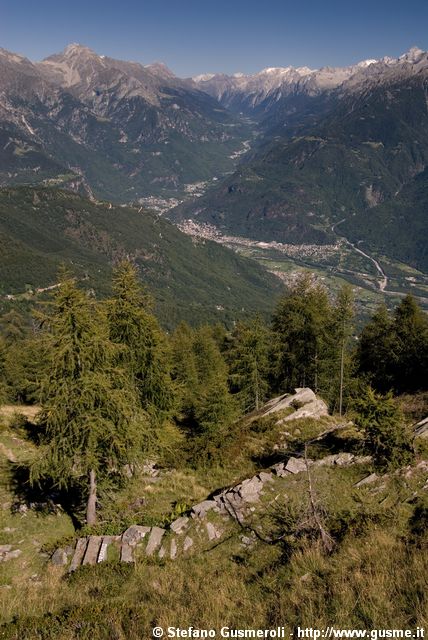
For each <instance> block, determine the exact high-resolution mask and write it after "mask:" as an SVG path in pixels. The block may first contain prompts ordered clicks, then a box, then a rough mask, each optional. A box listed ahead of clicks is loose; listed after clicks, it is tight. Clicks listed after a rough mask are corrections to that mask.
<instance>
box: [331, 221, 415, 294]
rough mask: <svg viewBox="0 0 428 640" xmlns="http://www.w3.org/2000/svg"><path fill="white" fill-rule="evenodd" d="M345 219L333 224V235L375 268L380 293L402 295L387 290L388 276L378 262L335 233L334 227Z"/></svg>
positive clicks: (399, 292) (400, 292)
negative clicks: (378, 278)
mask: <svg viewBox="0 0 428 640" xmlns="http://www.w3.org/2000/svg"><path fill="white" fill-rule="evenodd" d="M345 220H346V218H342V220H339V222H335V223H334V224H333V225H332V227H331V230H332V231H333V233H335V234H336V235H337V237H338V238H341V239H342V240H344V241H345V242H346V244H347V245H349V246H350V247H352V249H354V251H357V252H358V253H360V254H361V255H362V256H364V257H365V258H367V259H368V260H370V261H371V262H372V263H373V264H374V266H375V267H376V270H377V272H378V274H379V276H380V280H378V286H379V289H380V291H382V292H383V293H392V294H395V295H401V296H402V295H404V294H403V292H402V291H389V290H387V288H386V287H387V285H388V276H387V275H386V273H385V271H384V270H383V269H382V267H381V266H380V264H379V262H378V261H377V260H376V259H375V258H373V256H371V255H369V254H368V253H366V252H365V251H363V250H362V249H360V248H359V247H357V246H356V245H355V244H354V243H353V242H351V241H350V240H348V238H345V236H341V235H340V234H339V233H337V231H336V227H338V226H339V224H342V222H345Z"/></svg>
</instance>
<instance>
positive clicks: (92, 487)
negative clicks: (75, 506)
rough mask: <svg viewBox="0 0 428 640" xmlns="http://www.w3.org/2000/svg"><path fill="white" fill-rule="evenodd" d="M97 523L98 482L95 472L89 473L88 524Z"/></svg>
mask: <svg viewBox="0 0 428 640" xmlns="http://www.w3.org/2000/svg"><path fill="white" fill-rule="evenodd" d="M96 522H97V480H96V475H95V471H94V470H93V469H91V470H90V471H89V496H88V502H87V505H86V524H89V525H94V524H96Z"/></svg>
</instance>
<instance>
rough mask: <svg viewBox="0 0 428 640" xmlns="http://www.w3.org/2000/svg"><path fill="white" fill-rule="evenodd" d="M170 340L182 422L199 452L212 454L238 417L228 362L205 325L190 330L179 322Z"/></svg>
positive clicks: (207, 454)
mask: <svg viewBox="0 0 428 640" xmlns="http://www.w3.org/2000/svg"><path fill="white" fill-rule="evenodd" d="M172 343H173V354H174V371H175V372H176V373H175V375H176V381H177V384H178V385H179V389H180V397H181V420H182V423H183V425H184V426H186V427H187V428H188V429H189V431H190V433H191V435H193V436H194V437H196V438H197V442H198V444H199V447H200V453H201V455H202V453H203V454H204V455H206V456H208V457H213V456H214V455H215V451H216V450H217V448H218V447H219V445H220V444H221V441H222V439H223V438H224V437H225V435H226V431H227V427H228V426H229V425H230V424H231V423H232V422H233V420H234V419H235V418H236V416H237V406H236V402H235V399H234V398H233V397H232V395H231V394H230V392H229V388H228V368H227V365H226V363H225V361H224V359H223V357H222V355H221V353H220V350H219V347H218V345H217V343H216V341H215V339H214V338H213V334H212V330H211V328H210V327H208V326H203V327H200V328H198V329H196V330H195V331H192V330H191V329H190V328H189V327H187V326H186V325H184V324H182V325H180V326H179V327H178V329H177V331H176V332H175V334H174V336H173V338H172Z"/></svg>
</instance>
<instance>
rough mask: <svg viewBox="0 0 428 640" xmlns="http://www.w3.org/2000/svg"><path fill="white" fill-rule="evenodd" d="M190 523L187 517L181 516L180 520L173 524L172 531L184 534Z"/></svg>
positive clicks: (171, 525)
mask: <svg viewBox="0 0 428 640" xmlns="http://www.w3.org/2000/svg"><path fill="white" fill-rule="evenodd" d="M188 522H189V518H187V517H186V516H181V517H180V518H177V520H174V522H171V524H170V529H171V530H172V531H174V533H178V534H180V533H183V531H184V529H185V528H186V526H187V523H188Z"/></svg>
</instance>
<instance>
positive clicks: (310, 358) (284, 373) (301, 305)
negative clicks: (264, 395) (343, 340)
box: [272, 273, 330, 392]
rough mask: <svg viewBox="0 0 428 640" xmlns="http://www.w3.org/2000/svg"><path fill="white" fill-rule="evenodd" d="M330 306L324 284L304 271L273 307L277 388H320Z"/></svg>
mask: <svg viewBox="0 0 428 640" xmlns="http://www.w3.org/2000/svg"><path fill="white" fill-rule="evenodd" d="M329 313H330V306H329V301H328V296H327V292H326V290H325V288H324V287H322V286H320V285H319V284H314V282H313V280H312V277H311V275H310V274H306V273H304V274H302V275H301V276H300V278H299V279H298V280H297V282H296V283H295V285H294V286H293V287H292V288H291V289H290V291H289V292H288V293H287V294H286V295H285V296H283V297H282V298H281V299H280V300H279V303H278V305H277V307H276V309H275V311H274V314H273V318H272V330H273V341H274V345H273V354H272V355H273V361H274V368H273V382H274V388H275V390H276V391H291V390H293V389H294V388H295V387H306V386H309V387H312V388H313V390H314V391H315V392H317V391H318V390H319V389H320V388H321V387H322V385H323V384H324V381H323V380H321V379H320V372H321V371H322V370H323V366H322V365H323V361H324V360H325V358H326V357H327V343H328V335H327V333H328V321H329Z"/></svg>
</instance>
